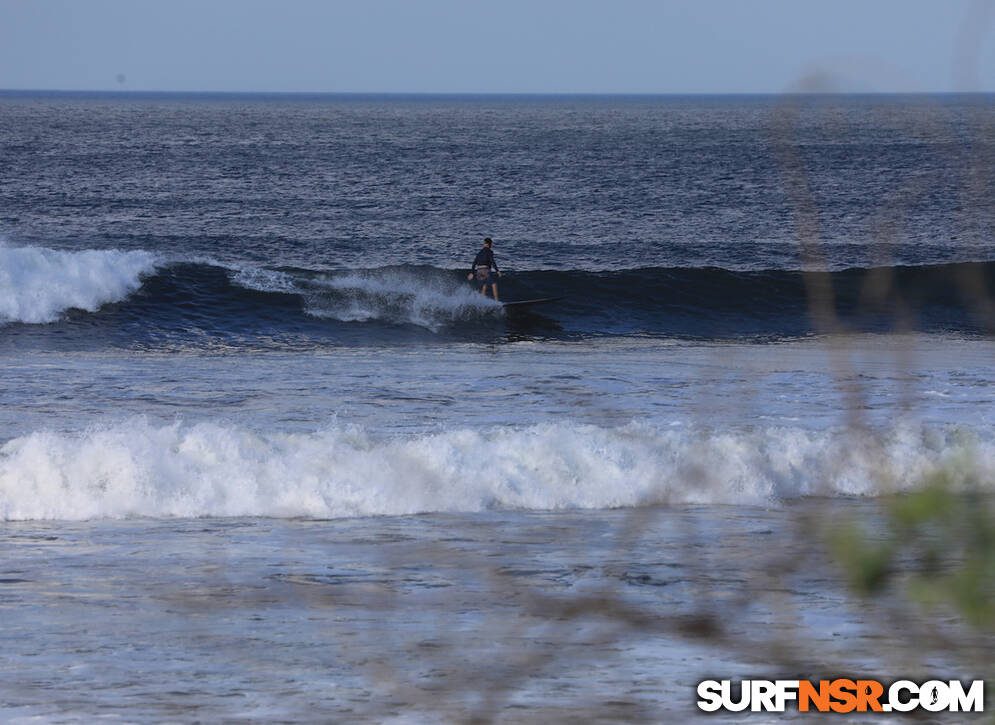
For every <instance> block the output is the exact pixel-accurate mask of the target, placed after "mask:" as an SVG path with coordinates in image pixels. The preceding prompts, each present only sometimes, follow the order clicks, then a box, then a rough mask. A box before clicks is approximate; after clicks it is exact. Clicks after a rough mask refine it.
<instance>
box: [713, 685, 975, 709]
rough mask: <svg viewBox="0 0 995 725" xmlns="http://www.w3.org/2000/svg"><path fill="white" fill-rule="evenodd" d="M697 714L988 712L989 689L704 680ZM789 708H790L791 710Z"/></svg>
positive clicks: (955, 686)
mask: <svg viewBox="0 0 995 725" xmlns="http://www.w3.org/2000/svg"><path fill="white" fill-rule="evenodd" d="M698 697H699V698H700V699H699V700H698V708H699V709H701V710H704V711H705V712H715V711H716V710H720V709H721V710H729V711H732V712H741V711H743V710H747V709H749V710H751V711H752V712H785V710H787V709H788V708H789V707H791V708H792V709H797V710H798V711H799V712H910V711H912V710H915V709H917V708H921V709H923V710H927V711H929V712H941V711H944V710H946V711H949V712H984V709H985V683H984V680H974V681H973V682H971V684H970V685H969V686H968V687H967V688H965V687H964V685H963V684H961V683H960V682H958V681H957V680H929V681H927V682H923V683H921V684H919V683H915V682H911V681H910V680H898V681H897V682H893V683H891V685H889V686H887V687H885V685H884V684H883V683H881V682H879V681H878V680H848V679H843V678H838V679H835V680H819V681H818V682H810V681H808V680H742V681H739V682H735V683H734V682H733V681H732V680H703V681H702V682H699V683H698ZM789 703H790V705H789Z"/></svg>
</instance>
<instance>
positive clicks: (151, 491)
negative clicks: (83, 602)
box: [0, 419, 995, 521]
mask: <svg viewBox="0 0 995 725" xmlns="http://www.w3.org/2000/svg"><path fill="white" fill-rule="evenodd" d="M940 468H943V470H944V471H946V472H947V474H948V475H949V477H950V478H951V479H953V480H954V481H956V482H959V483H960V484H962V485H970V484H976V483H979V482H982V483H986V484H987V483H990V482H992V481H993V480H995V475H993V474H995V444H993V441H992V440H991V439H990V437H988V438H984V439H982V438H980V437H979V434H978V433H977V432H974V431H966V430H964V429H960V428H953V427H946V428H945V427H915V426H909V427H903V428H898V429H895V430H892V431H889V432H886V433H882V434H880V435H878V436H877V437H871V436H867V435H866V433H863V434H857V433H854V432H853V431H850V432H847V431H845V430H835V431H833V430H830V431H812V430H806V429H801V428H784V427H770V428H758V429H753V430H729V431H716V430H709V429H683V428H662V427H658V426H653V425H648V424H642V423H631V424H628V425H625V426H621V427H616V428H608V427H599V426H593V425H581V424H565V423H546V424H538V425H533V426H530V427H523V428H513V427H507V428H491V429H475V428H460V429H454V430H448V431H442V432H438V433H433V434H428V435H407V436H397V437H388V438H383V437H375V436H373V435H371V434H370V433H369V432H368V431H366V430H364V429H362V428H356V427H349V426H332V427H329V428H327V429H324V430H320V431H316V432H314V433H310V434H300V433H259V432H254V431H250V430H246V429H241V428H237V427H230V426H225V425H220V424H215V423H200V424H195V425H189V426H187V425H183V424H180V423H176V424H173V425H165V426H157V425H153V424H151V423H149V422H147V421H145V420H143V419H139V420H129V421H125V422H121V423H117V424H113V425H109V426H106V427H103V428H99V429H92V430H89V431H86V432H80V433H75V434H69V433H56V432H50V431H38V432H35V433H32V434H30V435H26V436H23V437H19V438H15V439H13V440H10V441H8V442H7V443H6V444H5V445H4V446H3V447H2V448H0V519H3V520H8V521H9V520H35V519H72V520H85V519H102V518H122V517H235V516H259V517H280V518H282V517H312V518H339V517H356V516H394V515H408V514H417V513H425V512H477V511H484V510H488V509H519V510H556V509H605V508H616V507H639V506H652V505H659V504H687V503H720V504H746V505H754V504H767V503H770V502H776V501H778V500H782V499H789V498H794V497H803V496H813V495H814V496H873V495H877V494H879V493H882V492H886V491H893V490H901V489H904V488H908V487H911V486H913V485H915V484H916V483H917V482H919V481H921V480H922V478H923V477H924V476H928V475H929V474H930V473H932V472H934V471H936V470H938V469H940Z"/></svg>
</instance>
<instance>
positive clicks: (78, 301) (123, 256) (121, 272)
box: [0, 245, 156, 323]
mask: <svg viewBox="0 0 995 725" xmlns="http://www.w3.org/2000/svg"><path fill="white" fill-rule="evenodd" d="M155 264H156V263H155V256H154V255H152V254H150V253H148V252H144V251H129V252H121V251H118V250H114V249H110V250H96V249H88V250H84V251H80V252H66V251H57V250H54V249H45V248H41V247H20V248H14V247H7V246H2V245H0V321H2V322H26V323H43V322H54V321H55V320H57V319H59V317H61V316H62V315H63V314H64V313H65V312H66V311H67V310H69V309H79V310H85V311H87V312H95V311H97V310H98V309H99V308H100V307H101V306H103V305H105V304H107V303H110V302H120V301H121V300H123V299H125V298H126V297H127V296H128V295H130V294H131V293H133V292H135V291H136V290H138V289H139V287H141V284H142V277H143V276H145V275H148V274H150V273H151V272H152V271H153V270H154V269H155Z"/></svg>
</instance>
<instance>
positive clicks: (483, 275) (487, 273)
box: [474, 269, 497, 284]
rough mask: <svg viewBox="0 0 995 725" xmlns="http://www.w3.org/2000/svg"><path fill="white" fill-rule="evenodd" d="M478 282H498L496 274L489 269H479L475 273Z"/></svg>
mask: <svg viewBox="0 0 995 725" xmlns="http://www.w3.org/2000/svg"><path fill="white" fill-rule="evenodd" d="M474 279H475V280H476V282H477V284H494V283H495V282H497V279H496V277H495V275H493V274H491V270H489V269H478V270H477V272H476V274H475V275H474Z"/></svg>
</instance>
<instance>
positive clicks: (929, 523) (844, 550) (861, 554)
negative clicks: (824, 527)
mask: <svg viewBox="0 0 995 725" xmlns="http://www.w3.org/2000/svg"><path fill="white" fill-rule="evenodd" d="M955 469H956V465H955V464H952V465H951V467H948V468H944V469H943V470H941V471H938V472H937V473H935V474H933V475H932V476H930V477H929V478H928V479H927V480H926V481H925V482H924V484H923V485H922V486H921V487H919V488H918V489H916V490H914V491H913V492H911V493H905V494H900V495H896V496H894V497H892V498H891V499H889V500H888V502H887V504H886V511H885V516H884V521H883V525H882V526H881V527H880V528H878V530H877V532H876V535H875V536H873V537H872V536H871V535H870V534H869V533H868V529H869V527H867V526H864V527H861V526H858V525H856V524H855V523H853V522H849V523H846V524H844V525H842V526H840V527H838V528H837V530H836V531H835V532H834V534H833V536H832V539H831V545H832V552H833V554H834V556H835V558H836V560H837V561H838V562H839V563H840V564H841V565H842V567H843V569H844V571H845V572H846V575H847V577H848V579H849V581H850V584H851V586H852V587H853V588H854V589H855V590H856V591H857V592H858V593H860V594H861V595H863V596H872V595H875V594H879V593H881V592H882V591H883V590H884V589H886V588H888V587H894V586H905V587H906V588H907V592H908V594H910V595H911V596H912V597H913V599H914V600H915V601H917V602H919V603H920V604H922V605H925V606H927V607H930V608H936V607H940V606H950V607H953V609H954V610H955V611H956V612H957V613H958V614H960V615H961V616H962V617H963V618H964V620H965V621H967V622H968V623H970V624H972V625H974V626H976V627H979V628H982V629H987V630H995V509H993V505H992V498H991V496H990V495H988V494H984V493H982V492H981V489H980V487H979V486H978V484H977V482H973V483H971V484H970V485H969V486H967V487H965V486H964V485H963V479H962V477H961V476H959V475H957V472H956V471H955ZM956 481H961V485H955V482H956ZM875 528H877V527H875Z"/></svg>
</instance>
